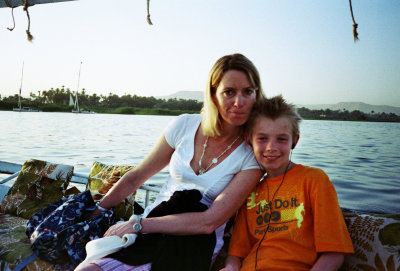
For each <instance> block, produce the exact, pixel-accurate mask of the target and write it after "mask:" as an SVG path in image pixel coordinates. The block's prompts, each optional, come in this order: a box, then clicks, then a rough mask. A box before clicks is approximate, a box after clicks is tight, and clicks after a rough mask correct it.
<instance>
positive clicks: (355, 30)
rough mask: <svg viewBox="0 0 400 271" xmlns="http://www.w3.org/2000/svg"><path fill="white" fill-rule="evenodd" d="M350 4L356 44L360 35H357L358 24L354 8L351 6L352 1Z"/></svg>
mask: <svg viewBox="0 0 400 271" xmlns="http://www.w3.org/2000/svg"><path fill="white" fill-rule="evenodd" d="M349 3H350V12H351V18H352V19H353V37H354V42H357V41H358V40H359V39H358V33H357V27H358V24H357V23H356V21H355V20H354V15H353V7H352V6H351V0H349Z"/></svg>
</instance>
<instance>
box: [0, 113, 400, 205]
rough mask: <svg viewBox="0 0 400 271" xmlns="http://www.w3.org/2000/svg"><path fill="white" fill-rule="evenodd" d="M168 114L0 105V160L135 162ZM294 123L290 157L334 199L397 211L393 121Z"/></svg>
mask: <svg viewBox="0 0 400 271" xmlns="http://www.w3.org/2000/svg"><path fill="white" fill-rule="evenodd" d="M173 118H175V117H173V116H139V115H112V114H72V113H45V112H39V113H34V112H32V113H31V112H10V111H0V131H1V132H0V161H6V162H14V163H20V164H22V163H23V162H24V161H25V160H27V159H30V158H36V159H40V160H47V161H51V162H56V163H64V164H69V165H74V167H75V172H81V173H88V172H89V171H90V166H91V164H92V163H93V161H99V162H102V163H106V164H119V165H120V164H128V165H137V164H138V163H139V162H140V161H141V160H142V159H143V158H144V156H145V155H146V154H147V153H148V152H149V151H150V150H151V148H152V147H153V145H154V144H155V142H156V141H157V139H158V138H159V136H160V135H161V133H162V131H163V129H164V128H165V126H166V125H167V124H168V122H169V121H171V120H172V119H173ZM300 129H301V136H300V141H299V144H298V145H297V146H296V148H295V150H294V152H293V155H292V160H293V161H294V162H295V163H300V164H304V165H309V166H314V167H319V168H321V169H323V170H324V171H325V172H326V173H327V174H328V175H329V177H330V179H331V181H332V183H333V184H334V186H335V188H336V191H337V193H338V197H339V203H340V205H341V207H343V208H346V209H350V210H354V211H358V212H367V213H400V124H399V123H376V122H344V121H317V120H305V121H303V122H302V123H301V125H300ZM166 175H167V168H165V169H164V170H163V171H162V172H160V173H159V174H157V175H156V176H154V177H153V178H151V179H150V180H149V181H148V182H149V183H152V184H157V185H162V183H163V180H164V179H165V176H166ZM3 177H4V176H3ZM0 179H1V178H0Z"/></svg>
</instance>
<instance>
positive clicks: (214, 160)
mask: <svg viewBox="0 0 400 271" xmlns="http://www.w3.org/2000/svg"><path fill="white" fill-rule="evenodd" d="M208 137H209V136H207V138H206V141H205V142H204V144H203V152H202V153H201V157H200V160H199V167H200V169H199V175H203V174H204V173H206V172H207V170H209V169H210V167H211V166H212V165H214V164H216V163H218V159H219V158H220V157H221V156H222V155H224V154H225V153H226V152H227V151H228V150H229V149H230V148H232V146H233V144H235V142H236V141H237V140H238V139H239V137H240V136H238V137H237V138H236V139H235V140H233V142H232V144H230V145H229V146H228V147H227V148H226V149H225V150H224V151H223V152H222V153H221V154H220V155H218V157H214V158H213V159H212V160H211V163H210V164H209V165H208V166H207V167H206V168H203V167H202V166H201V161H202V160H203V156H204V153H205V152H206V148H207V142H208Z"/></svg>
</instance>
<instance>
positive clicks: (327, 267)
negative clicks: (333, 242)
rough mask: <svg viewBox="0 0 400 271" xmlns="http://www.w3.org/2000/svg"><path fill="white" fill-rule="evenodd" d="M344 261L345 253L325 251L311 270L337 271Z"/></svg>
mask: <svg viewBox="0 0 400 271" xmlns="http://www.w3.org/2000/svg"><path fill="white" fill-rule="evenodd" d="M343 262H344V253H341V252H323V253H321V254H320V256H319V257H318V259H317V261H316V262H315V264H314V265H313V267H312V268H311V271H319V270H323V271H336V270H338V269H339V268H340V267H341V266H342V264H343Z"/></svg>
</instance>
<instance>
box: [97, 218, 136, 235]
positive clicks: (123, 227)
mask: <svg viewBox="0 0 400 271" xmlns="http://www.w3.org/2000/svg"><path fill="white" fill-rule="evenodd" d="M127 233H134V231H133V222H132V221H125V222H120V223H117V224H114V225H112V226H111V227H109V228H108V230H107V231H106V233H104V237H107V236H113V235H117V236H119V237H121V238H122V236H124V234H127Z"/></svg>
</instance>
